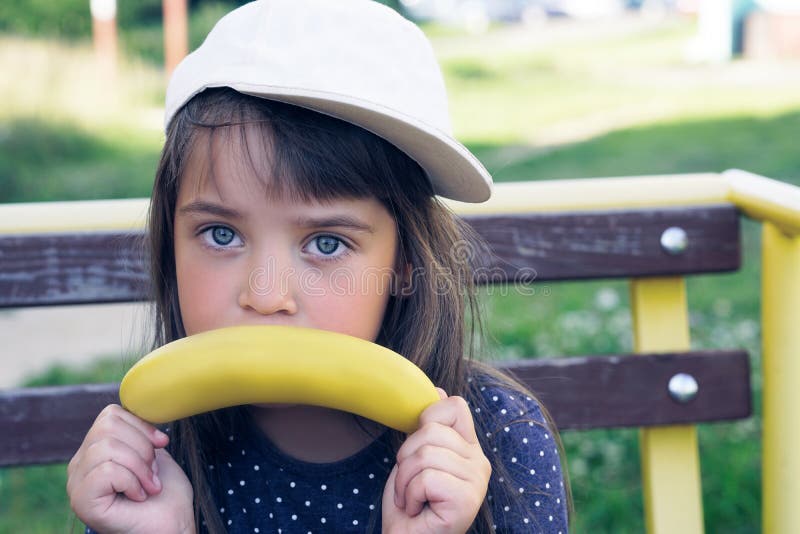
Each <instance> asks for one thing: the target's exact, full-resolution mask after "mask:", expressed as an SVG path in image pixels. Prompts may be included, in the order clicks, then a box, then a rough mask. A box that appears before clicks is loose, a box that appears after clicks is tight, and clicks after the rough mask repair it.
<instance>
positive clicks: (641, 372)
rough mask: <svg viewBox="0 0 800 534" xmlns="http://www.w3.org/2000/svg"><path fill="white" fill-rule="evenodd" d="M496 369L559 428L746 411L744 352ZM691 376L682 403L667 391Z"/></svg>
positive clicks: (679, 420)
mask: <svg viewBox="0 0 800 534" xmlns="http://www.w3.org/2000/svg"><path fill="white" fill-rule="evenodd" d="M499 367H501V368H503V369H506V370H508V371H510V372H511V373H512V374H513V375H515V376H516V377H517V378H518V379H519V380H520V381H522V382H523V383H525V384H526V385H527V386H528V387H529V388H531V390H533V391H534V392H535V393H536V395H537V397H538V398H539V399H540V400H541V401H542V403H543V404H544V405H545V406H546V407H547V409H548V410H550V413H551V415H552V416H553V419H554V420H555V422H556V425H557V426H558V428H560V429H562V430H566V429H572V430H581V429H590V428H616V427H632V426H651V425H671V424H684V423H699V422H707V421H722V420H730V419H740V418H744V417H748V416H750V414H751V413H752V407H751V400H750V397H751V395H750V364H749V361H748V356H747V352H745V351H741V350H739V351H724V352H722V351H704V352H690V353H674V354H650V355H634V356H606V357H583V358H555V359H539V360H520V361H517V362H514V363H512V364H508V365H507V364H501V365H500V366H499ZM677 373H688V374H690V375H692V376H693V377H694V378H695V379H696V380H697V382H698V384H699V391H698V393H697V396H696V397H695V398H694V399H693V400H692V401H690V402H688V403H686V404H681V403H679V402H676V401H674V400H672V398H671V397H670V395H669V391H668V389H667V385H668V383H669V380H670V378H672V377H673V376H674V375H675V374H677Z"/></svg>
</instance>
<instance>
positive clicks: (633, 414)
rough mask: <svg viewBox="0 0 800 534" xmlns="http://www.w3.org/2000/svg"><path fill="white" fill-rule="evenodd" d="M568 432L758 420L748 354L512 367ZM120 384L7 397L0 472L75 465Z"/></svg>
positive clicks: (0, 426) (0, 397) (3, 397)
mask: <svg viewBox="0 0 800 534" xmlns="http://www.w3.org/2000/svg"><path fill="white" fill-rule="evenodd" d="M499 367H501V368H504V369H507V370H510V371H511V372H513V373H514V374H515V375H516V376H518V377H519V378H520V379H521V380H522V381H523V382H525V383H526V384H527V385H528V386H529V387H531V388H532V389H533V390H534V391H535V392H536V394H537V395H538V396H539V398H540V399H541V400H542V401H543V402H544V404H545V405H546V406H547V408H548V409H549V410H550V412H551V414H552V415H553V418H554V419H555V421H556V423H557V425H558V426H559V428H560V429H562V430H567V429H588V428H611V427H622V426H650V425H666V424H682V423H692V422H703V421H716V420H727V419H737V418H744V417H748V416H749V415H750V414H751V405H750V379H749V364H748V359H747V353H745V352H743V351H734V352H694V353H683V354H651V355H639V356H595V357H587V358H564V359H547V360H520V361H516V362H506V363H503V364H502V365H499ZM679 372H685V373H690V374H692V375H693V376H694V377H695V378H696V379H697V381H698V382H699V384H700V391H699V393H698V395H697V397H695V399H694V400H693V401H691V402H689V403H688V404H678V403H676V402H675V401H673V400H672V399H671V398H670V397H669V394H668V393H667V383H668V382H669V379H670V378H671V377H672V376H673V375H674V374H676V373H679ZM117 391H118V385H117V384H101V385H83V386H64V387H48V388H22V389H13V390H6V391H0V466H7V465H24V464H33V463H49V462H59V461H66V460H68V459H69V458H70V457H71V456H72V454H73V453H74V451H75V450H77V448H78V446H79V445H80V443H81V441H82V440H83V436H84V435H85V433H86V431H87V430H88V428H89V426H90V425H91V423H92V421H94V419H95V417H96V416H97V414H98V413H99V412H100V410H101V409H102V407H103V406H105V405H106V404H108V403H110V402H119V401H118V393H117Z"/></svg>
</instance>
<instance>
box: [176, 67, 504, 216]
mask: <svg viewBox="0 0 800 534" xmlns="http://www.w3.org/2000/svg"><path fill="white" fill-rule="evenodd" d="M219 86H227V87H231V88H232V89H235V90H237V91H239V92H240V93H245V94H248V95H253V96H258V97H261V98H269V99H271V100H278V101H281V102H286V103H289V104H294V105H297V106H301V107H304V108H308V109H311V110H314V111H318V112H320V113H324V114H326V115H330V116H332V117H336V118H339V119H342V120H345V121H347V122H351V123H353V124H356V125H358V126H361V127H362V128H365V129H367V130H369V131H371V132H372V133H374V134H376V135H378V136H380V137H382V138H384V139H386V140H387V141H389V142H390V143H392V144H393V145H395V146H397V147H398V148H399V149H400V150H402V151H403V152H405V153H406V154H408V155H409V156H410V157H411V158H413V159H414V160H415V161H416V162H417V163H419V165H420V166H421V167H422V168H423V170H424V171H425V172H426V173H427V174H428V177H429V178H430V180H431V183H432V184H433V188H434V192H435V193H436V194H437V195H441V196H443V197H446V198H450V199H453V200H459V201H461V202H484V201H486V200H488V199H489V197H490V196H491V192H492V189H491V186H492V178H491V175H490V174H489V172H488V171H487V170H486V169H485V168H484V166H483V164H481V162H480V161H478V159H477V158H476V157H475V156H474V155H473V154H472V153H471V152H470V151H469V150H467V148H466V147H465V146H464V145H462V144H461V143H459V142H458V141H457V140H455V139H454V138H453V137H452V136H450V135H448V134H447V133H445V132H442V131H440V130H438V129H437V128H434V127H432V126H430V125H428V124H425V123H423V122H420V121H418V120H416V119H414V118H413V117H409V116H407V115H405V114H402V113H400V112H398V111H396V110H393V109H390V108H387V107H385V106H381V105H378V104H375V103H373V102H369V101H365V100H362V99H355V98H352V97H349V96H346V95H341V94H335V93H327V92H323V91H310V90H307V89H301V88H297V87H279V86H267V85H255V84H246V83H240V84H231V83H230V82H225V83H220V84H219ZM208 87H216V85H214V84H205V85H204V86H203V87H202V88H201V89H200V91H202V90H204V89H206V88H208ZM200 91H198V92H200ZM192 96H194V95H188V96H187V97H186V98H185V99H181V100H182V101H183V102H187V101H188V100H189V99H190V98H191V97H192ZM170 118H171V117H168V118H167V120H169V119H170Z"/></svg>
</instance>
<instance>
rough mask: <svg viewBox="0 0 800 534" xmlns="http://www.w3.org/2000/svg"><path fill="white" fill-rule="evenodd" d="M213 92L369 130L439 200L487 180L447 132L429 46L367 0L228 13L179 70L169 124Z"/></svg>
mask: <svg viewBox="0 0 800 534" xmlns="http://www.w3.org/2000/svg"><path fill="white" fill-rule="evenodd" d="M209 87H230V88H232V89H235V90H236V91H239V92H241V93H245V94H249V95H254V96H258V97H263V98H268V99H271V100H279V101H281V102H287V103H290V104H294V105H297V106H301V107H304V108H308V109H312V110H314V111H318V112H321V113H325V114H327V115H331V116H333V117H337V118H339V119H342V120H345V121H347V122H350V123H353V124H356V125H358V126H361V127H362V128H365V129H367V130H369V131H371V132H373V133H375V134H376V135H378V136H380V137H382V138H384V139H386V140H387V141H389V142H391V143H392V144H394V145H395V146H397V147H398V148H399V149H401V150H403V151H404V152H405V153H406V154H408V155H409V156H410V157H412V158H413V159H414V160H415V161H416V162H417V163H419V165H420V166H421V167H422V168H423V169H424V170H425V172H426V173H427V174H428V176H429V178H430V180H431V182H432V183H433V187H434V191H435V192H436V194H438V195H441V196H443V197H447V198H452V199H454V200H460V201H464V202H483V201H485V200H487V199H488V198H489V196H490V195H491V186H492V178H491V176H490V175H489V173H488V171H487V170H486V169H485V168H484V166H483V165H482V164H481V162H480V161H478V159H477V158H476V157H475V156H474V155H473V154H472V153H471V152H470V151H469V150H467V148H466V147H465V146H464V145H462V144H461V143H459V142H458V141H457V140H456V139H455V138H453V135H452V127H451V125H450V117H449V114H448V109H447V94H446V92H445V86H444V80H443V78H442V74H441V71H440V70H439V65H438V64H437V62H436V58H435V57H434V54H433V49H432V48H431V45H430V42H429V41H428V40H427V38H426V37H425V35H424V34H423V33H422V31H420V29H419V28H417V26H416V25H414V24H413V23H412V22H410V21H408V20H406V19H405V18H403V17H402V16H401V15H399V14H398V13H397V12H396V11H394V10H392V9H390V8H388V7H386V6H384V5H381V4H379V3H377V2H373V1H371V0H259V1H256V2H251V3H249V4H246V5H244V6H242V7H240V8H238V9H235V10H234V11H232V12H230V13H228V14H227V15H226V16H224V17H223V18H222V19H220V20H219V22H217V24H216V25H215V26H214V28H213V29H212V30H211V32H210V33H209V34H208V37H206V40H205V42H203V44H202V45H201V46H200V47H199V48H198V49H197V50H195V51H194V52H192V53H191V54H189V55H188V56H187V57H186V58H185V59H184V60H183V61H182V62H181V63H180V64H179V65H178V67H177V68H176V69H175V71H174V73H173V75H172V78H171V79H170V82H169V86H168V88H167V99H166V111H165V117H164V124H165V127H166V126H167V125H169V122H170V120H171V119H172V117H173V116H174V115H175V113H176V112H177V111H178V109H180V108H181V106H183V105H184V104H186V102H188V101H189V100H190V99H191V98H192V97H193V96H194V95H196V94H198V93H200V92H201V91H203V90H205V89H206V88H209Z"/></svg>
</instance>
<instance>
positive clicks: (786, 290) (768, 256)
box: [761, 222, 800, 534]
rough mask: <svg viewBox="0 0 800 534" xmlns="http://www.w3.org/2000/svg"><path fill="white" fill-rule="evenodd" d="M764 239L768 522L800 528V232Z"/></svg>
mask: <svg viewBox="0 0 800 534" xmlns="http://www.w3.org/2000/svg"><path fill="white" fill-rule="evenodd" d="M762 236H763V240H762V275H761V280H762V282H761V284H762V291H763V294H762V300H761V309H762V312H761V315H762V328H763V332H762V340H763V344H764V345H763V354H762V365H763V374H764V387H763V397H762V398H763V401H764V415H763V417H764V422H763V425H764V426H763V437H762V439H763V456H762V465H763V474H762V476H763V480H762V484H763V497H762V499H763V527H764V532H765V533H769V534H772V533H787V534H788V533H795V532H800V453H798V450H800V415H798V414H800V236H797V235H795V236H789V235H787V234H784V233H783V232H782V231H781V230H780V229H779V228H777V227H776V226H775V225H773V224H771V223H768V222H765V223H764V227H763V234H762Z"/></svg>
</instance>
